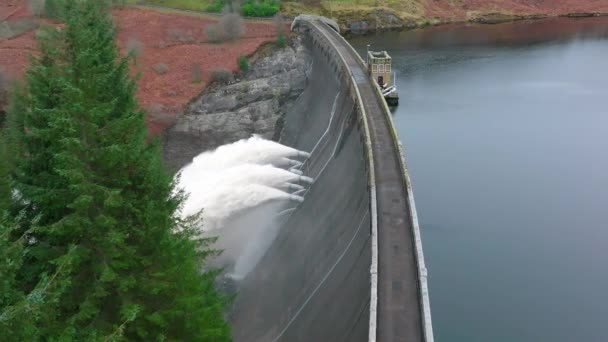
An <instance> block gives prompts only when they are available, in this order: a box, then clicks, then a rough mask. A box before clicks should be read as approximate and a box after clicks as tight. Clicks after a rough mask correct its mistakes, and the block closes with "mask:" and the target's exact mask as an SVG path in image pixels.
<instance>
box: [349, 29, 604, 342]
mask: <svg viewBox="0 0 608 342" xmlns="http://www.w3.org/2000/svg"><path fill="white" fill-rule="evenodd" d="M352 43H353V45H354V46H355V47H356V48H357V49H358V50H359V51H365V46H366V44H371V45H372V48H373V49H376V50H380V49H386V50H389V53H390V54H391V55H392V56H393V69H394V70H396V71H397V73H398V79H397V83H398V86H399V90H400V95H401V101H400V106H399V107H398V108H397V109H396V110H395V112H394V115H395V124H396V125H397V129H398V130H399V133H400V135H401V138H402V140H403V143H404V146H405V150H406V153H407V161H408V164H409V169H410V172H411V174H412V179H413V185H414V191H415V195H416V202H417V203H416V204H417V207H418V210H419V218H420V221H421V226H422V234H423V242H424V248H425V256H426V259H427V264H428V267H429V275H430V284H429V285H430V291H431V305H432V314H433V322H434V329H435V334H436V340H437V341H439V342H444V341H445V342H453V341H454V342H476V341H479V342H485V341H492V342H495V341H496V342H514V341H515V342H520V341H521V342H537V341H551V342H570V341H591V342H604V341H607V340H608V331H607V330H606V329H607V328H606V324H607V323H608V291H607V289H608V266H606V264H605V261H606V260H608V211H607V210H606V205H607V204H608V172H607V171H606V170H608V155H607V153H606V151H608V101H607V100H606V99H607V98H608V18H591V19H563V18H562V19H550V20H541V21H535V22H517V23H509V24H500V25H492V26H483V25H471V26H466V25H461V26H458V25H455V26H442V27H434V28H430V29H426V30H417V31H409V32H392V33H386V34H382V35H374V36H366V37H358V38H353V39H352Z"/></svg>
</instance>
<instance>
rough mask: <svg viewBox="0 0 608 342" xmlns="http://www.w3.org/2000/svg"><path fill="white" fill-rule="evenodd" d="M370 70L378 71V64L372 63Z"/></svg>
mask: <svg viewBox="0 0 608 342" xmlns="http://www.w3.org/2000/svg"><path fill="white" fill-rule="evenodd" d="M372 72H378V64H372Z"/></svg>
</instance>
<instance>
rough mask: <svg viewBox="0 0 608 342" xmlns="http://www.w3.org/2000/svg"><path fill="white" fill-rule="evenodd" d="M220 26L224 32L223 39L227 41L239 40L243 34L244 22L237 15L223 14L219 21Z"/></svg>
mask: <svg viewBox="0 0 608 342" xmlns="http://www.w3.org/2000/svg"><path fill="white" fill-rule="evenodd" d="M220 25H221V27H222V30H223V31H224V37H225V38H226V39H228V40H236V39H239V38H241V36H242V35H243V33H245V21H244V20H243V18H242V17H241V16H240V15H238V14H237V13H228V14H225V15H224V16H223V17H222V19H220Z"/></svg>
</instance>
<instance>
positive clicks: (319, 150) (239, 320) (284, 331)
mask: <svg viewBox="0 0 608 342" xmlns="http://www.w3.org/2000/svg"><path fill="white" fill-rule="evenodd" d="M296 22H297V21H296ZM297 29H298V30H299V31H301V32H303V33H304V36H305V37H306V38H305V44H306V46H307V47H308V49H310V52H311V55H312V59H313V63H312V66H311V69H310V73H309V75H308V83H307V86H306V88H305V90H304V92H303V93H302V94H301V95H300V97H299V98H298V99H297V101H296V102H295V104H294V106H293V107H292V108H291V110H289V111H288V113H287V115H286V117H285V118H284V122H283V130H282V133H281V138H280V142H281V143H282V144H285V145H288V146H291V147H294V148H297V149H298V150H303V151H310V152H311V154H312V155H311V157H310V158H309V159H308V160H307V161H306V163H305V164H304V165H303V166H302V168H301V170H302V171H303V172H304V173H305V174H306V175H308V176H310V177H313V178H314V179H315V182H314V184H313V185H312V186H311V187H310V188H309V190H308V191H307V192H306V193H305V201H304V202H303V203H301V204H299V205H298V206H297V207H296V208H295V209H293V210H290V211H288V212H287V213H285V215H283V216H282V217H281V220H282V221H281V222H282V224H281V228H280V229H279V231H278V235H277V236H276V238H275V239H274V241H273V242H272V244H271V245H270V248H269V249H268V250H267V252H266V253H265V254H264V256H263V257H262V259H261V260H260V261H259V263H258V264H257V265H256V266H255V268H254V269H253V271H252V272H250V273H249V274H248V275H247V276H246V277H245V278H244V279H243V280H242V281H241V283H240V285H239V293H238V296H237V298H236V300H235V304H234V310H233V313H232V314H231V317H230V318H231V321H232V324H233V334H234V339H235V341H264V342H266V341H290V342H291V341H332V342H333V341H431V342H432V341H433V336H432V329H431V328H430V311H429V309H428V292H427V290H426V269H425V268H424V260H423V257H422V250H421V247H420V244H419V243H420V237H419V232H418V231H417V229H418V227H417V220H416V216H415V208H414V205H413V197H411V189H410V187H409V179H408V178H407V174H406V173H405V164H404V163H403V160H402V158H401V156H400V152H401V151H400V147H399V144H398V140H397V137H396V135H395V134H394V131H392V133H388V132H387V134H385V135H386V137H385V139H387V140H386V141H388V142H387V143H385V145H387V146H385V147H384V149H385V151H384V153H389V154H391V156H390V159H391V161H392V163H393V164H391V163H388V166H387V167H389V168H393V169H396V171H394V172H395V174H397V173H398V177H395V176H394V175H392V176H391V174H390V173H388V175H389V176H388V178H391V179H389V180H386V179H384V178H387V177H386V176H385V173H383V172H379V171H380V170H381V169H378V167H379V166H380V167H382V165H379V161H381V159H379V157H381V153H382V152H383V150H382V146H380V145H378V143H375V142H374V139H376V138H377V137H374V132H376V134H377V131H378V130H377V129H376V131H374V129H375V126H374V125H375V123H374V122H373V120H371V119H370V115H371V114H374V108H371V107H369V104H366V103H365V101H366V99H365V96H367V97H368V99H367V101H370V99H372V100H373V101H374V103H375V104H376V107H377V108H379V109H375V110H376V112H378V111H380V112H379V113H380V114H378V113H375V114H376V116H378V120H382V121H386V120H388V123H387V127H389V128H391V127H392V122H390V114H389V112H388V108H386V105H385V104H384V101H383V100H382V99H381V98H379V97H378V96H380V94H379V92H377V89H376V90H373V91H376V92H377V94H376V93H374V92H373V91H371V90H370V89H372V88H369V85H370V84H371V82H369V80H368V79H367V76H366V75H365V74H364V72H363V70H364V69H363V68H362V67H361V65H358V66H357V67H356V68H357V70H355V71H353V68H352V66H353V65H355V64H357V63H359V64H360V62H361V61H360V60H359V61H355V62H353V60H351V61H350V62H349V60H348V59H347V58H345V52H344V51H346V50H344V49H345V45H344V44H346V46H347V47H348V48H350V46H349V45H348V43H345V41H343V40H342V41H340V40H339V39H342V38H341V37H339V35H335V33H333V32H330V31H331V29H330V28H329V26H327V24H325V23H323V22H321V21H318V20H314V18H306V19H304V20H302V21H301V22H300V23H299V25H297ZM332 35H334V36H332ZM338 45H341V48H342V49H343V50H344V51H340V48H339V47H338ZM350 49H351V50H352V48H350ZM352 53H354V50H352ZM350 58H351V59H352V58H353V56H350ZM356 58H358V56H357V57H356ZM349 64H350V65H349ZM365 82H367V87H368V88H362V87H361V85H362V84H365ZM370 94H371V95H370ZM379 103H382V104H381V105H378V104H379ZM384 115H388V117H385V116H384ZM370 125H371V126H370ZM391 149H392V150H391ZM383 177H384V178H383ZM391 181H392V182H396V184H398V186H396V187H395V186H394V185H392V187H387V186H383V184H384V183H387V184H388V183H390V182H391ZM377 182H379V183H380V184H377ZM390 196H398V197H399V199H400V200H396V199H390V198H391V197H390ZM391 202H392V203H391ZM395 213H396V214H395Z"/></svg>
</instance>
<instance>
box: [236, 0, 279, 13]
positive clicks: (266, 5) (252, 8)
mask: <svg viewBox="0 0 608 342" xmlns="http://www.w3.org/2000/svg"><path fill="white" fill-rule="evenodd" d="M279 10H280V7H279V4H278V3H277V2H276V1H275V0H261V1H256V0H247V1H245V2H244V3H243V4H242V5H241V13H243V15H244V16H246V17H272V16H273V15H275V14H277V13H278V12H279Z"/></svg>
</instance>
